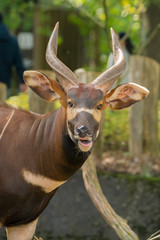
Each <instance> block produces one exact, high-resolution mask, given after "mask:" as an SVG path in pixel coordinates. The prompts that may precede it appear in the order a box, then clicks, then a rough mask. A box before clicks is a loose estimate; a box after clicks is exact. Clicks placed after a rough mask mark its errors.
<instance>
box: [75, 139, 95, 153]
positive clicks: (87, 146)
mask: <svg viewBox="0 0 160 240" xmlns="http://www.w3.org/2000/svg"><path fill="white" fill-rule="evenodd" d="M78 146H79V148H80V150H81V151H82V152H88V151H89V150H90V149H91V147H92V142H89V143H88V144H83V143H82V142H81V141H78Z"/></svg>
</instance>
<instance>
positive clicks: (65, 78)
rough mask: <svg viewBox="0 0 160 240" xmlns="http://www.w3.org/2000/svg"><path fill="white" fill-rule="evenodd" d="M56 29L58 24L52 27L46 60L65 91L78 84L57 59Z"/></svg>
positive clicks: (69, 71)
mask: <svg viewBox="0 0 160 240" xmlns="http://www.w3.org/2000/svg"><path fill="white" fill-rule="evenodd" d="M58 29H59V22H57V24H56V25H55V27H54V30H53V32H52V35H51V37H50V39H49V42H48V46H47V50H46V60H47V62H48V64H49V65H50V67H51V68H52V69H53V70H54V71H55V72H56V75H57V78H58V80H59V82H60V84H61V86H62V87H63V88H64V90H65V91H67V90H68V88H70V87H72V86H76V85H77V84H78V83H79V80H78V78H77V77H76V75H75V74H74V73H73V72H72V71H71V70H70V69H69V68H68V67H67V66H66V65H65V64H64V63H62V62H61V61H60V60H59V59H58V57H57V45H58Z"/></svg>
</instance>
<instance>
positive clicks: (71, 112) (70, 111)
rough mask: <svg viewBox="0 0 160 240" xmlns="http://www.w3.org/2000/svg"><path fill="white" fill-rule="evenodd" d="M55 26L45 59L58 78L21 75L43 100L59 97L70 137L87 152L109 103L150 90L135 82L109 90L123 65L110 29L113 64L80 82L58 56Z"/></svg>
mask: <svg viewBox="0 0 160 240" xmlns="http://www.w3.org/2000/svg"><path fill="white" fill-rule="evenodd" d="M58 28H59V24H58V23H57V24H56V26H55V28H54V30H53V33H52V35H51V37H50V40H49V43H48V47H47V51H46V60H47V62H48V64H49V65H50V67H51V68H52V69H53V70H54V71H55V73H56V76H57V78H58V81H55V80H53V79H50V78H47V76H45V75H44V74H42V73H40V72H37V71H25V72H24V79H25V81H26V83H27V85H28V86H29V87H30V88H32V89H33V90H34V91H35V92H36V93H37V94H38V95H39V96H41V97H42V98H44V99H45V100H47V101H54V100H56V99H59V101H60V103H61V104H62V106H63V107H64V108H65V110H66V127H67V131H68V134H69V136H70V138H71V140H72V141H73V142H74V143H75V144H76V145H77V146H78V148H79V150H81V151H83V152H87V151H89V150H91V148H92V146H93V144H94V142H95V140H96V138H97V136H98V133H99V126H100V121H101V116H102V111H103V110H105V109H106V108H108V107H109V108H111V109H122V108H126V107H129V106H130V105H132V104H134V103H135V102H138V101H140V100H142V99H143V98H144V97H146V96H147V95H148V93H149V91H148V90H147V89H146V88H144V87H141V86H140V85H137V84H134V83H128V84H123V85H120V86H118V87H116V88H115V89H113V90H110V89H111V87H112V85H113V84H114V82H115V81H116V79H117V78H118V77H119V76H120V75H121V73H122V72H123V71H124V70H125V67H126V62H125V58H124V54H123V51H122V49H121V46H120V43H119V40H118V38H117V36H116V34H115V33H114V31H113V29H111V34H112V48H113V55H114V60H115V64H114V65H113V66H112V67H111V68H110V69H108V70H106V71H105V72H103V73H102V74H101V75H100V76H98V78H96V79H95V80H94V81H93V82H92V83H89V84H83V83H80V82H79V79H78V78H77V76H76V75H75V74H74V73H73V72H72V71H71V70H70V69H69V68H68V67H67V66H65V65H64V64H63V63H62V62H61V61H60V60H59V59H58V58H57V39H58Z"/></svg>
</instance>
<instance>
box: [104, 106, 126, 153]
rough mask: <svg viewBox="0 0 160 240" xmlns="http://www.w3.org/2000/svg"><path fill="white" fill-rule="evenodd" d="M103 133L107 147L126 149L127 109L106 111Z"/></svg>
mask: <svg viewBox="0 0 160 240" xmlns="http://www.w3.org/2000/svg"><path fill="white" fill-rule="evenodd" d="M104 135H105V145H107V149H110V150H115V149H116V150H118V149H121V150H122V149H123V150H127V149H128V139H129V109H122V110H117V111H114V110H111V109H108V110H107V111H106V114H105V128H104Z"/></svg>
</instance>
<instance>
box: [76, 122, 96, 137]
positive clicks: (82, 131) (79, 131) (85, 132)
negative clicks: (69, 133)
mask: <svg viewBox="0 0 160 240" xmlns="http://www.w3.org/2000/svg"><path fill="white" fill-rule="evenodd" d="M74 133H75V134H76V135H77V136H79V137H81V138H84V137H86V136H87V137H92V135H93V132H92V130H90V129H89V128H88V127H86V126H84V125H82V126H79V127H77V128H76V129H75V131H74Z"/></svg>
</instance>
